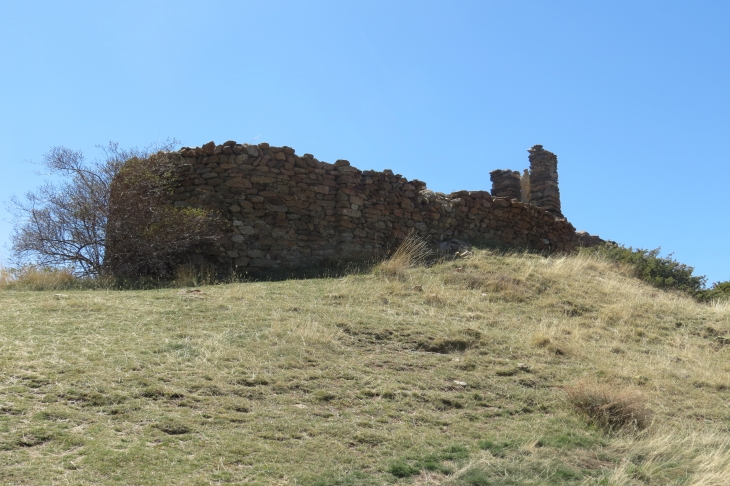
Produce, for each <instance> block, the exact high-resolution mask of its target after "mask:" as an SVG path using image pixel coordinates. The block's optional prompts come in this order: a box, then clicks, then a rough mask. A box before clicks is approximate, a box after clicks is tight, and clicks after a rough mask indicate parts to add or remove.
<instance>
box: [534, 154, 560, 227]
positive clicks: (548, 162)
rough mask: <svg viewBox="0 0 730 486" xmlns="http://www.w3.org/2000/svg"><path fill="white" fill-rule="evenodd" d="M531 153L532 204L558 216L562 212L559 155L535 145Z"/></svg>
mask: <svg viewBox="0 0 730 486" xmlns="http://www.w3.org/2000/svg"><path fill="white" fill-rule="evenodd" d="M528 152H529V153H530V157H529V158H530V176H529V181H530V182H529V185H530V204H533V205H535V206H539V207H541V208H543V209H545V210H546V211H548V212H550V213H552V214H554V215H555V216H558V217H561V218H562V217H563V214H562V213H561V212H560V191H558V157H557V156H556V155H555V154H554V153H552V152H548V151H547V150H544V149H543V148H542V145H535V146H534V147H532V148H531V149H529V150H528Z"/></svg>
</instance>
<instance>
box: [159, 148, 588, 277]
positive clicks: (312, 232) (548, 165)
mask: <svg viewBox="0 0 730 486" xmlns="http://www.w3.org/2000/svg"><path fill="white" fill-rule="evenodd" d="M529 152H530V155H529V159H530V174H529V181H528V183H527V187H528V188H529V203H526V202H521V199H522V197H523V194H522V191H523V189H522V188H523V187H525V180H524V176H523V177H522V178H521V177H520V174H519V172H513V171H494V172H492V173H491V177H492V181H493V183H494V186H493V194H490V193H489V192H487V191H458V192H454V193H452V194H442V193H438V192H433V191H431V190H428V189H427V188H426V184H425V183H424V182H421V181H418V180H410V181H409V180H408V179H406V178H405V177H403V176H401V175H399V174H394V173H393V172H392V171H390V170H385V171H382V172H376V171H372V170H365V171H363V170H359V169H357V168H355V167H352V166H351V165H350V163H349V162H348V161H347V160H338V161H336V162H335V163H334V164H330V163H326V162H320V161H319V160H317V159H316V158H315V157H314V156H313V155H311V154H304V155H301V156H300V155H297V154H296V153H295V151H294V149H292V148H290V147H270V146H269V144H266V143H260V144H258V145H249V144H238V143H236V142H234V141H228V142H226V143H224V144H222V145H216V144H215V143H213V142H210V143H207V144H205V145H203V146H202V147H198V148H187V147H186V148H183V149H181V150H180V151H179V152H177V153H175V154H172V155H173V156H174V158H175V159H176V168H175V170H176V175H177V185H176V188H175V190H174V195H173V196H172V199H171V201H170V202H171V204H174V205H175V206H177V207H195V208H205V209H212V210H215V211H217V212H218V213H219V214H220V215H221V216H222V217H223V219H224V220H227V221H228V222H229V223H230V229H229V234H228V235H227V237H226V238H225V240H224V241H223V242H222V243H221V245H220V246H219V247H217V248H211V249H208V250H206V252H207V253H205V254H203V255H198V258H204V259H205V260H207V261H209V262H211V263H214V264H215V265H217V266H218V268H219V269H221V270H228V271H231V270H232V271H238V272H242V271H254V272H255V271H257V270H265V269H271V268H277V267H282V268H286V267H300V266H308V265H313V264H318V263H321V262H323V261H328V260H329V261H332V260H349V259H373V258H379V257H382V256H384V255H385V254H387V252H388V251H389V250H390V249H392V248H394V247H396V246H397V245H398V244H399V243H400V242H401V241H402V240H403V239H404V238H405V237H406V235H407V234H408V233H410V232H412V231H415V232H417V233H418V234H420V235H423V236H425V237H428V238H430V239H431V240H433V241H434V242H435V243H437V244H439V243H440V245H441V247H442V248H444V247H448V246H449V242H450V241H452V240H454V239H458V240H465V241H472V242H478V241H491V242H499V243H503V244H508V245H519V246H525V247H530V248H535V249H540V250H546V251H570V250H573V249H575V248H576V246H578V245H579V244H580V243H581V241H580V240H579V238H578V236H577V235H576V231H575V228H573V226H572V225H571V224H570V223H569V222H568V221H567V220H566V219H565V218H563V217H562V214H561V213H560V200H559V193H558V190H557V157H555V155H554V154H552V153H550V152H547V151H545V150H543V149H542V146H540V145H536V146H534V147H533V148H531V149H530V150H529ZM583 240H585V241H588V240H587V239H586V238H584V239H583Z"/></svg>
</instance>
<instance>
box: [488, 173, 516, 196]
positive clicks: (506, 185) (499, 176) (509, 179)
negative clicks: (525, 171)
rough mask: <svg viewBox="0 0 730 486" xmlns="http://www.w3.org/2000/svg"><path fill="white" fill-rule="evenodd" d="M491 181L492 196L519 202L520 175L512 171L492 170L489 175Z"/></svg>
mask: <svg viewBox="0 0 730 486" xmlns="http://www.w3.org/2000/svg"><path fill="white" fill-rule="evenodd" d="M489 178H490V179H491V180H492V196H493V197H508V198H510V199H517V200H518V201H519V200H521V198H522V196H521V194H522V189H521V182H520V173H519V172H517V171H514V170H493V171H492V172H490V173H489Z"/></svg>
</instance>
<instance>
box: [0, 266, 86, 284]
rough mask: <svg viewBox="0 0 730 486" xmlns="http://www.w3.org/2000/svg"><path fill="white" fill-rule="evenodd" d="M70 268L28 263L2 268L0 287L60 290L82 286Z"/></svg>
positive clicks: (0, 269) (0, 270)
mask: <svg viewBox="0 0 730 486" xmlns="http://www.w3.org/2000/svg"><path fill="white" fill-rule="evenodd" d="M82 283H83V282H82V281H80V280H79V279H77V278H76V277H75V276H74V274H73V271H72V270H71V269H70V268H49V267H37V266H35V265H26V266H23V267H20V268H17V269H6V268H0V289H13V290H60V289H68V288H72V287H79V286H82V285H81V284H82Z"/></svg>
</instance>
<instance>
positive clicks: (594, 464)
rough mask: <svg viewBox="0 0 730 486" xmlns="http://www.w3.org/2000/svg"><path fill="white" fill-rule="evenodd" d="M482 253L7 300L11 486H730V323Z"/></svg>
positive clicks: (592, 264)
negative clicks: (303, 275)
mask: <svg viewBox="0 0 730 486" xmlns="http://www.w3.org/2000/svg"><path fill="white" fill-rule="evenodd" d="M473 253H474V254H473V255H472V256H469V257H466V258H463V259H458V260H453V261H444V262H442V263H437V264H434V265H432V266H429V267H428V268H425V267H422V266H419V267H415V268H413V267H412V268H407V269H406V270H404V271H403V272H402V273H398V274H397V275H389V274H386V273H378V272H367V273H359V274H356V275H345V276H338V277H336V278H321V279H309V280H285V281H276V282H243V283H231V284H222V285H215V286H207V285H202V286H196V287H194V288H186V289H177V288H157V289H152V290H131V291H130V290H128V291H124V292H120V291H111V290H104V289H97V290H83V289H76V290H75V289H69V290H66V291H63V292H58V291H57V290H47V291H36V292H29V291H25V290H20V289H19V288H18V287H13V286H7V287H4V288H3V289H2V291H0V308H1V309H2V312H0V328H1V329H2V339H0V367H1V368H2V371H3V372H2V379H1V380H0V484H53V483H60V482H67V483H71V484H81V485H83V484H140V485H144V484H191V485H192V484H211V483H212V484H260V485H268V484H304V485H331V484H343V485H364V484H419V485H425V484H450V485H485V484H490V485H494V484H496V485H507V484H510V485H516V484H540V485H544V484H554V485H562V484H610V485H633V484H637V485H638V484H649V485H670V484H676V485H689V484H695V485H699V484H703V485H705V484H706V485H724V484H730V437H729V436H728V434H727V416H728V414H727V410H726V408H727V407H726V406H725V405H726V403H728V400H730V395H728V393H730V365H728V363H730V359H728V358H729V357H730V356H729V355H728V353H730V346H728V344H730V306H728V305H725V304H722V303H717V302H715V303H712V304H708V303H700V302H697V301H696V300H695V299H694V298H691V297H690V296H688V295H687V294H684V293H681V292H674V291H667V290H663V289H658V288H656V287H653V286H651V285H649V284H647V283H646V282H643V281H641V280H640V279H638V278H636V276H635V271H634V270H633V269H632V268H631V267H629V266H627V265H617V264H616V263H615V262H613V261H610V260H607V259H606V258H603V257H600V256H597V255H588V254H577V255H568V256H566V255H549V256H545V255H539V254H530V253H517V252H512V253H505V252H496V251H489V250H474V251H473ZM188 270H189V271H190V272H192V275H193V277H194V278H195V275H196V273H195V269H188ZM190 276H191V275H190V274H188V275H187V276H186V275H183V274H182V273H181V274H180V278H189V277H190ZM201 282H202V281H201ZM201 282H192V283H201ZM597 383H598V384H600V385H597Z"/></svg>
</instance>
